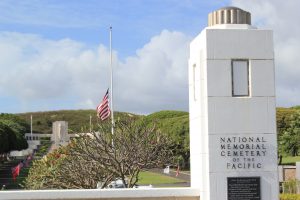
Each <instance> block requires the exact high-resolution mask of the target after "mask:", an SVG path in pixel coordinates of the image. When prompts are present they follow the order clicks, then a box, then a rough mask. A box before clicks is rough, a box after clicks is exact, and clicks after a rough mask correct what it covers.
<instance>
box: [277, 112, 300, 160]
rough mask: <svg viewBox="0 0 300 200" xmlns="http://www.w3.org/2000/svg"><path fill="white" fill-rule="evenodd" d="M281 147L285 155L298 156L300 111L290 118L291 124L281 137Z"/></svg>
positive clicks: (299, 146)
mask: <svg viewBox="0 0 300 200" xmlns="http://www.w3.org/2000/svg"><path fill="white" fill-rule="evenodd" d="M279 146H280V148H281V151H282V152H283V153H286V154H287V155H291V156H297V155H298V153H299V150H300V111H297V112H296V113H295V114H293V115H292V116H291V118H290V123H289V124H288V125H287V126H286V129H285V130H284V131H283V132H282V133H281V134H280V135H279Z"/></svg>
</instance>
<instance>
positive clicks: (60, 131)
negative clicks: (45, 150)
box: [51, 121, 70, 145]
mask: <svg viewBox="0 0 300 200" xmlns="http://www.w3.org/2000/svg"><path fill="white" fill-rule="evenodd" d="M51 141H53V142H54V143H55V144H56V145H65V144H68V143H69V141H70V137H69V135H68V122H66V121H56V122H53V124H52V135H51Z"/></svg>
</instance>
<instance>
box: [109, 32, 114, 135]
mask: <svg viewBox="0 0 300 200" xmlns="http://www.w3.org/2000/svg"><path fill="white" fill-rule="evenodd" d="M109 48H110V110H111V134H114V107H113V67H112V27H110V31H109Z"/></svg>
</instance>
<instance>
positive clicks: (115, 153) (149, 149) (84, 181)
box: [27, 119, 173, 189]
mask: <svg viewBox="0 0 300 200" xmlns="http://www.w3.org/2000/svg"><path fill="white" fill-rule="evenodd" d="M170 143H171V140H170V139H169V138H168V137H167V135H165V134H163V133H161V132H160V131H159V130H157V129H156V128H155V126H147V125H146V124H145V123H144V122H143V121H142V120H137V121H136V120H133V119H127V120H119V121H117V122H116V124H115V127H114V134H113V135H112V134H111V126H110V125H109V124H106V123H104V124H99V129H98V131H96V132H94V133H92V134H89V135H83V136H80V137H78V138H75V139H74V141H73V142H72V143H71V144H70V145H69V146H68V147H65V150H64V151H63V152H62V154H61V155H59V158H58V159H57V160H56V162H58V165H57V167H56V170H55V172H54V173H53V177H52V178H51V179H50V178H49V177H48V179H49V180H52V181H51V184H49V185H47V184H44V186H45V187H41V188H31V187H30V183H29V184H28V185H27V188H31V189H44V188H96V185H97V183H98V182H101V187H102V188H104V187H106V186H107V185H108V184H109V183H110V182H111V181H112V180H116V179H121V180H122V181H123V184H124V185H125V187H128V188H131V187H133V186H134V185H135V184H136V183H137V182H138V180H139V173H140V171H141V170H145V169H149V168H153V167H162V166H163V165H164V164H170V163H172V158H173V156H172V149H171V148H170V146H171V144H170ZM59 160H60V161H59ZM33 170H34V169H32V171H31V172H32V173H30V174H31V175H33V174H34V171H33ZM28 178H29V179H30V175H29V177H28ZM53 183H55V185H54V184H53ZM28 186H29V187H28Z"/></svg>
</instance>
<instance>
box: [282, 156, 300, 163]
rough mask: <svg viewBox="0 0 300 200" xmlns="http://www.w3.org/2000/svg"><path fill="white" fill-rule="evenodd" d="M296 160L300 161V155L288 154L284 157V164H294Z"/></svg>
mask: <svg viewBox="0 0 300 200" xmlns="http://www.w3.org/2000/svg"><path fill="white" fill-rule="evenodd" d="M296 162H300V156H295V157H292V156H287V157H283V158H282V164H283V165H292V164H295V163H296Z"/></svg>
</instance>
